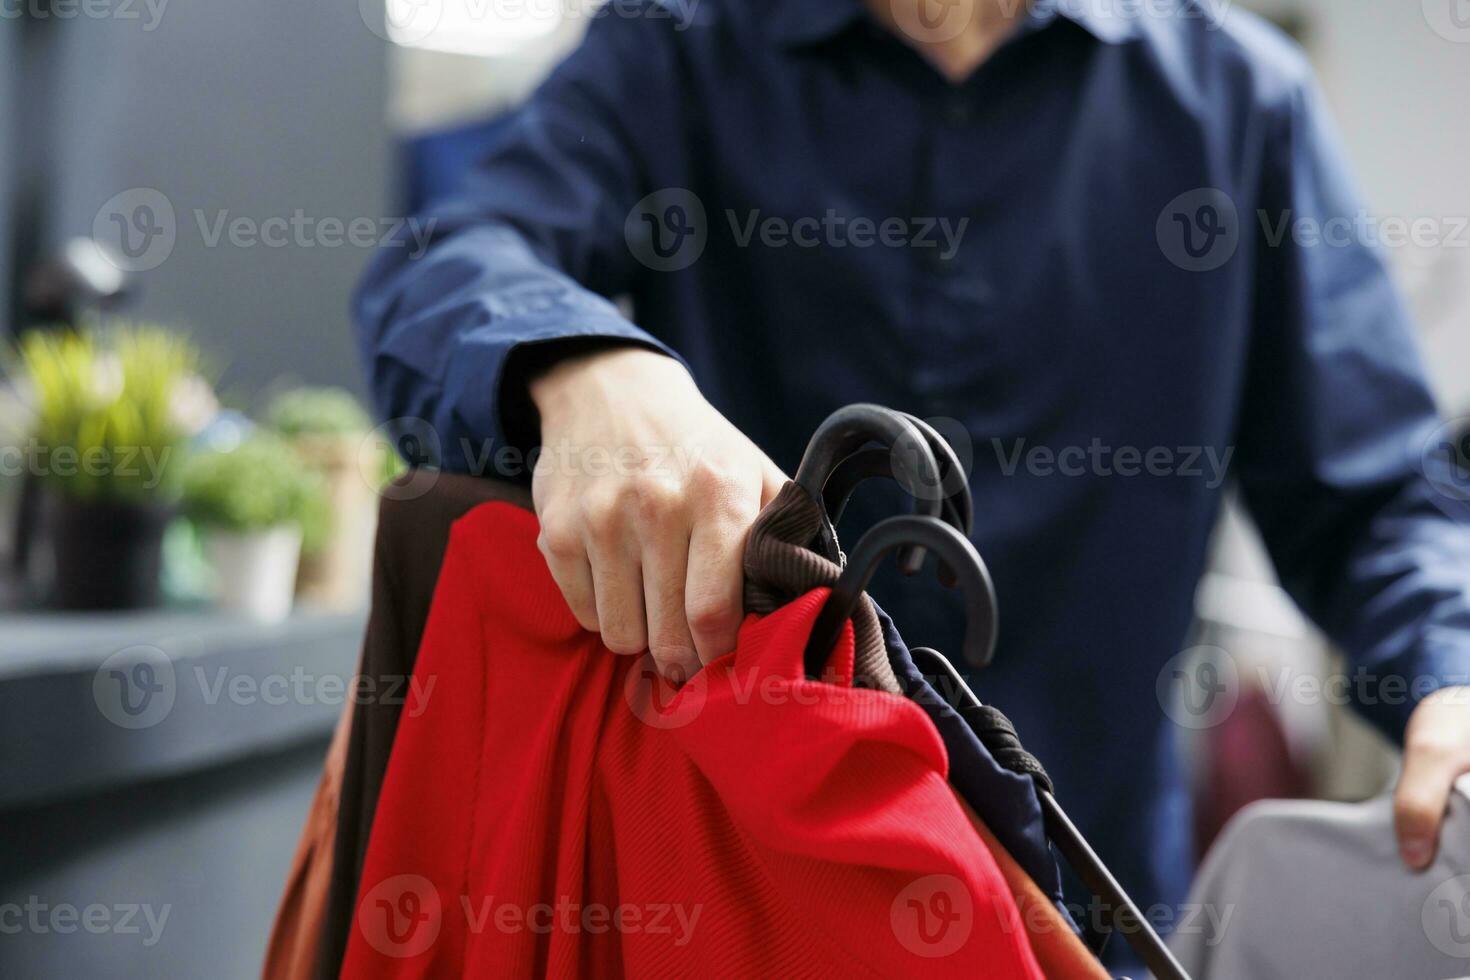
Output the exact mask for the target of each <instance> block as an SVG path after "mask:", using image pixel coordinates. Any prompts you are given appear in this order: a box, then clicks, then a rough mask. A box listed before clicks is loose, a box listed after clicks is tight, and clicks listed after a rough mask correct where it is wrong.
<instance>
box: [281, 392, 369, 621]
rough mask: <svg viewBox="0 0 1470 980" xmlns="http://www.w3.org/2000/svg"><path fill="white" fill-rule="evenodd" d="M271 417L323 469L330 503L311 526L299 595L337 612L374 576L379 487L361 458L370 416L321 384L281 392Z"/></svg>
mask: <svg viewBox="0 0 1470 980" xmlns="http://www.w3.org/2000/svg"><path fill="white" fill-rule="evenodd" d="M266 420H267V422H268V424H269V425H270V426H271V427H272V428H274V429H275V430H276V431H277V432H279V433H280V434H281V435H282V436H283V437H284V438H286V439H287V440H289V441H290V442H291V444H292V446H293V447H294V448H295V450H296V453H297V455H298V457H299V458H300V459H301V461H302V462H303V463H304V464H305V465H307V466H310V467H311V468H312V469H314V470H315V471H316V472H317V473H318V474H320V476H321V477H322V481H323V483H324V485H325V487H326V494H327V499H328V501H329V505H328V506H327V507H326V508H325V512H324V514H323V515H322V516H321V519H320V520H317V521H312V522H308V524H307V526H306V536H305V540H304V542H303V546H302V553H301V567H300V571H299V575H298V578H297V582H296V593H297V595H298V596H300V597H301V598H302V599H304V600H307V601H310V602H313V603H316V604H317V605H321V606H325V607H328V608H333V609H355V608H359V607H361V606H363V605H364V604H366V602H367V594H368V587H369V584H370V582H371V576H372V557H373V528H374V526H375V524H376V522H377V487H375V486H373V485H372V484H370V483H369V482H368V481H367V480H366V479H364V477H363V473H364V469H363V467H361V466H360V465H359V459H358V455H359V453H360V452H364V451H376V450H375V449H372V448H371V446H373V445H375V444H372V443H370V441H369V440H368V439H367V436H368V434H369V432H370V431H371V429H372V421H371V420H370V419H369V417H368V414H367V412H366V411H365V410H364V409H363V407H362V405H361V403H360V402H359V401H358V400H357V398H356V397H355V396H354V395H353V394H352V393H351V392H349V391H346V390H345V389H342V388H323V387H303V388H295V389H292V390H290V391H286V392H283V393H282V394H280V395H278V396H276V398H275V399H273V400H272V402H271V403H270V406H269V408H268V409H267V412H266ZM365 446H369V448H368V449H364V447H365ZM367 471H368V472H374V469H373V468H371V467H369V468H368V470H367Z"/></svg>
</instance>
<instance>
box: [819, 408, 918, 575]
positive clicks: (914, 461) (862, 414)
mask: <svg viewBox="0 0 1470 980" xmlns="http://www.w3.org/2000/svg"><path fill="white" fill-rule="evenodd" d="M940 441H942V440H940ZM871 442H876V443H878V444H879V445H880V446H882V447H883V449H881V450H879V451H880V452H883V455H884V456H885V458H886V459H887V461H888V462H889V464H890V465H888V466H886V467H885V468H884V470H883V475H885V476H891V477H893V479H895V480H897V481H898V483H899V485H900V486H902V487H903V488H904V489H905V490H907V491H908V492H909V494H910V495H911V496H912V497H913V498H914V510H915V512H916V513H923V514H928V515H930V516H933V517H938V516H939V515H940V514H941V513H943V510H944V501H943V500H941V499H940V496H939V494H937V493H936V492H934V489H933V488H936V487H939V486H941V483H940V477H939V472H940V471H939V463H938V461H937V460H936V459H935V455H934V450H933V449H932V448H931V446H930V444H929V440H928V439H926V438H925V436H924V433H923V432H922V431H921V430H920V428H919V427H918V426H916V425H915V424H914V423H913V422H911V421H910V420H909V419H908V418H907V417H906V416H904V415H901V414H900V413H898V412H895V411H893V410H892V409H890V408H884V407H882V406H881V405H872V404H868V403H858V404H855V405H847V406H844V407H843V408H839V409H838V410H837V411H835V412H833V413H832V414H831V415H829V416H827V418H826V419H825V420H824V421H823V422H822V424H821V425H819V426H817V431H816V432H814V433H813V434H812V438H811V441H810V442H809V443H807V447H806V452H805V453H804V454H803V455H802V457H801V464H800V465H799V466H798V467H797V469H796V483H797V484H798V485H800V486H801V488H802V489H803V490H805V491H806V492H807V493H808V494H809V495H810V496H811V498H812V499H813V500H815V501H817V503H818V504H820V505H822V508H823V511H822V512H823V515H824V516H825V517H826V519H825V520H824V521H823V522H822V527H821V528H820V529H818V532H817V540H816V541H815V542H813V543H812V545H811V547H812V549H813V550H814V551H816V552H818V553H819V554H822V555H825V556H826V557H827V558H829V559H831V560H832V561H841V560H842V551H841V549H840V548H839V547H838V545H837V534H836V532H835V531H834V530H833V527H832V524H833V521H832V518H831V516H830V513H829V512H828V511H827V510H826V496H825V489H826V487H827V484H828V482H829V480H830V479H831V477H832V474H833V473H834V472H835V471H836V470H837V469H838V467H839V465H840V464H841V463H842V462H843V461H845V460H846V459H847V458H848V457H850V456H852V455H853V454H854V453H855V452H857V451H858V450H860V449H862V448H863V447H864V446H866V445H867V444H868V443H871ZM884 450H886V452H885V451H884ZM856 482H857V481H852V482H850V483H849V488H848V492H849V493H850V492H851V486H852V485H855V483H856ZM845 499H846V498H845V497H844V498H843V500H844V501H845ZM898 564H899V568H900V569H901V570H902V571H903V573H904V574H905V575H912V574H914V573H915V572H917V571H918V570H919V569H920V568H922V567H923V565H924V549H923V548H922V547H919V546H914V545H911V544H906V545H905V546H904V550H903V553H902V554H900V555H899V557H898Z"/></svg>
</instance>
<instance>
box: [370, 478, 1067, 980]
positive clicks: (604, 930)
mask: <svg viewBox="0 0 1470 980" xmlns="http://www.w3.org/2000/svg"><path fill="white" fill-rule="evenodd" d="M536 532H537V525H536V520H535V517H534V516H533V515H531V514H529V513H527V512H525V511H523V510H520V509H518V508H515V507H510V506H507V505H504V504H498V503H492V504H486V505H483V506H480V507H478V508H476V509H475V510H473V511H471V512H470V513H469V514H468V515H466V516H465V517H464V518H463V519H461V520H460V521H459V522H458V523H457V524H456V526H455V529H454V532H453V534H452V535H451V538H450V544H449V549H448V552H447V554H446V556H445V564H444V568H443V572H442V573H441V575H440V579H439V586H438V591H437V593H436V595H435V598H434V605H433V608H432V611H431V613H430V616H429V622H428V626H427V628H426V630H425V634H424V640H423V646H422V647H421V650H420V654H419V659H418V663H417V666H416V668H415V673H416V674H417V675H418V676H419V677H420V678H429V677H432V678H434V687H433V693H432V696H431V697H430V699H429V701H428V706H427V709H426V710H425V711H424V712H423V713H422V714H420V715H419V716H417V717H412V716H409V715H407V714H406V715H405V716H404V719H403V722H402V725H401V727H400V728H399V731H398V736H397V741H396V744H395V746H394V749H393V755H392V758H391V761H390V763H389V767H388V773H387V777H386V780H385V782H384V786H383V794H382V797H381V800H380V801H379V805H378V811H377V817H376V820H375V823H374V826H373V831H372V838H371V842H370V844H369V847H368V854H367V861H366V865H365V868H364V872H363V878H362V882H361V887H360V889H359V891H358V894H359V905H358V913H357V917H356V921H355V923H354V928H353V932H352V936H351V939H350V941H349V946H348V951H347V958H346V961H345V963H344V966H343V971H342V975H343V976H344V977H350V978H352V980H358V978H373V977H459V976H469V977H496V978H499V977H524V976H558V977H563V976H565V977H572V976H593V977H599V978H600V977H617V976H632V977H640V978H641V977H657V976H668V977H700V976H702V977H708V978H715V977H719V978H726V977H783V978H784V977H825V976H832V977H854V976H869V977H900V976H915V975H922V976H924V977H926V978H941V977H951V976H953V977H967V978H969V977H977V976H984V977H995V978H1007V977H1037V978H1039V977H1041V975H1042V974H1041V971H1040V969H1039V967H1038V966H1037V962H1036V959H1035V957H1034V956H1033V954H1032V952H1031V949H1030V945H1029V943H1028V941H1027V938H1026V934H1025V927H1024V924H1023V923H1022V922H1021V920H1020V917H1019V914H1018V912H1017V909H1016V905H1015V902H1014V900H1013V899H1012V898H1011V894H1010V891H1009V889H1008V887H1007V884H1006V881H1005V879H1004V878H1003V877H1002V875H1001V872H1000V871H999V870H998V868H997V866H996V862H995V860H994V858H992V856H991V854H990V852H989V851H988V850H987V848H986V846H985V843H984V842H983V841H982V840H981V838H980V836H979V835H978V834H977V833H976V832H975V830H974V828H973V827H972V826H971V825H970V823H969V820H968V819H967V817H966V815H965V813H964V812H963V810H962V808H961V806H960V805H959V803H958V802H957V801H956V799H955V797H954V795H953V793H952V792H951V790H950V788H949V786H948V784H947V782H946V769H947V765H948V760H947V758H946V756H945V752H944V747H943V745H942V743H941V742H940V739H939V736H938V734H937V733H936V732H935V730H934V728H933V725H932V724H931V723H930V722H929V720H928V719H927V718H926V717H925V715H924V713H923V711H922V710H921V709H920V708H919V707H918V706H916V705H914V704H912V703H910V702H908V701H906V700H904V699H903V698H901V697H897V696H894V695H890V694H886V693H882V692H877V691H867V690H854V689H851V688H847V687H838V686H833V685H827V684H817V683H815V682H810V681H807V680H805V679H804V678H802V676H801V674H802V662H801V660H802V657H801V655H802V648H803V645H804V642H805V639H806V636H807V634H808V633H809V632H810V629H811V625H812V622H813V620H814V619H815V617H816V612H817V610H818V608H819V607H820V605H821V602H822V599H823V598H824V596H825V593H826V590H816V591H814V592H812V593H809V594H808V595H806V596H804V597H803V598H802V599H800V600H798V601H796V602H794V603H792V604H790V605H788V606H786V607H784V608H782V609H780V610H778V611H777V612H775V613H773V614H771V615H770V616H767V617H765V618H764V619H757V618H756V617H754V616H750V617H747V619H746V621H745V623H744V625H743V626H742V628H741V631H740V637H739V645H738V647H737V649H736V650H735V652H734V653H732V654H730V655H728V656H726V657H724V658H721V659H720V660H719V661H716V662H715V663H713V664H711V665H710V666H708V667H707V668H705V669H704V670H703V671H702V672H701V673H700V674H698V675H696V677H695V678H694V679H693V680H691V681H690V682H689V683H688V684H686V685H685V686H684V688H683V689H682V690H680V691H679V692H678V693H677V694H676V695H674V696H672V697H667V698H665V697H664V696H663V694H662V693H661V692H660V689H661V688H662V685H658V684H654V683H652V681H651V673H650V672H649V671H648V669H647V666H646V659H645V658H640V657H620V656H617V655H615V654H612V653H611V652H609V651H608V650H607V649H606V648H605V647H603V646H602V644H601V642H600V640H599V639H598V637H597V636H596V635H595V634H591V633H587V632H585V631H583V630H582V629H581V628H580V627H579V626H578V625H577V622H576V620H575V619H574V618H573V617H572V615H571V613H570V611H569V610H568V609H567V607H566V605H565V603H564V602H563V600H562V597H561V594H560V592H559V591H558V590H557V588H556V585H555V583H554V582H553V581H552V579H551V576H550V574H549V572H548V571H547V570H546V566H545V563H544V562H543V561H542V559H541V557H540V555H539V553H538V552H537V550H536V546H535V539H536ZM833 660H834V664H836V665H837V669H838V672H839V673H842V672H843V671H844V670H845V671H846V672H847V674H848V675H849V676H850V672H851V663H852V636H851V631H850V630H849V631H848V633H847V634H846V636H845V638H844V640H843V643H842V645H841V646H840V647H839V649H838V651H837V653H836V655H835V656H834V658H833ZM663 693H667V692H666V691H665V692H663Z"/></svg>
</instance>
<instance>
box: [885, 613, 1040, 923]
mask: <svg viewBox="0 0 1470 980" xmlns="http://www.w3.org/2000/svg"><path fill="white" fill-rule="evenodd" d="M873 608H874V611H875V612H877V614H878V625H879V626H880V627H881V628H882V630H883V645H884V647H885V648H886V649H887V651H888V663H889V665H890V666H892V667H893V674H894V676H895V677H897V678H898V686H899V688H900V689H901V690H902V691H903V693H904V695H905V696H906V697H907V698H908V699H909V700H910V701H913V702H914V703H915V704H917V705H918V706H919V707H921V708H923V709H924V713H925V714H927V715H928V716H929V720H930V721H932V722H933V723H934V728H935V730H936V731H937V732H938V733H939V738H940V740H941V741H943V742H944V751H945V753H946V754H947V755H948V756H949V782H950V785H951V786H953V787H954V789H955V792H956V793H958V794H959V795H960V796H961V797H963V798H964V801H965V802H966V803H968V804H970V808H971V809H972V810H974V811H975V813H976V815H977V816H979V817H980V819H981V820H984V821H985V826H986V827H988V828H990V832H991V833H992V834H994V835H995V839H996V840H998V841H1000V843H1001V846H1003V847H1004V848H1005V849H1006V850H1007V851H1008V852H1010V855H1011V857H1013V858H1015V859H1016V863H1017V864H1019V865H1020V866H1021V867H1022V868H1023V869H1024V870H1025V872H1026V873H1027V874H1028V875H1030V876H1031V880H1032V881H1034V882H1036V884H1037V886H1038V887H1039V888H1040V889H1041V890H1042V891H1043V892H1045V893H1046V894H1048V895H1050V896H1051V897H1052V898H1053V900H1054V901H1056V903H1057V907H1058V908H1059V909H1060V910H1061V911H1062V913H1063V914H1064V915H1066V914H1067V909H1066V907H1065V906H1064V905H1063V904H1062V885H1061V877H1060V875H1058V874H1057V863H1056V859H1055V858H1054V857H1053V856H1052V853H1051V845H1050V844H1048V843H1047V838H1046V828H1045V826H1044V825H1043V823H1042V818H1041V804H1040V803H1038V802H1037V799H1036V787H1035V785H1034V784H1033V783H1032V781H1031V777H1030V776H1021V775H1018V774H1016V773H1014V772H1011V771H1010V770H1009V769H1006V768H1005V767H1004V766H1002V765H1001V764H1000V763H999V762H997V761H996V760H995V757H994V756H993V755H991V754H990V750H989V749H987V748H986V747H985V746H984V744H983V743H982V742H981V741H980V739H979V737H978V736H976V734H975V732H974V731H973V730H972V729H971V728H970V726H969V724H968V723H967V722H966V721H965V719H964V718H963V717H961V716H960V713H959V712H958V711H956V710H955V709H953V708H951V707H950V706H949V703H948V702H947V701H946V700H945V699H944V698H943V697H941V696H940V694H939V692H938V691H937V690H935V688H934V684H933V683H932V682H933V681H938V682H940V683H943V682H944V681H946V680H948V678H945V677H938V676H935V675H934V674H925V673H924V672H923V671H922V670H921V669H920V668H919V665H918V664H917V663H916V662H915V660H914V656H913V654H911V653H910V652H909V648H908V645H907V644H906V643H904V641H903V637H902V636H900V635H899V632H898V629H897V627H895V626H894V625H893V620H892V619H891V618H890V617H889V615H888V614H887V613H886V612H884V611H883V609H882V608H881V607H880V606H879V605H878V604H877V603H876V602H875V603H873Z"/></svg>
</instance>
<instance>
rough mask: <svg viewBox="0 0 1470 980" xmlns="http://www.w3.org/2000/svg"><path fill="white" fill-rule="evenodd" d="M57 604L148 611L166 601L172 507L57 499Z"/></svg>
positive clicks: (53, 538) (54, 531) (53, 528)
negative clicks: (162, 581) (163, 590)
mask: <svg viewBox="0 0 1470 980" xmlns="http://www.w3.org/2000/svg"><path fill="white" fill-rule="evenodd" d="M50 511H51V542H52V550H53V553H54V554H55V557H56V578H55V586H54V599H55V604H56V605H57V606H59V607H60V608H62V609H143V608H146V607H148V606H156V605H158V603H159V599H160V597H161V589H160V578H161V573H162V570H163V532H164V529H165V528H167V527H168V524H169V521H171V520H173V518H174V514H175V507H174V506H173V505H172V504H165V503H158V502H150V501H127V500H108V499H95V500H80V499H75V498H73V497H69V496H67V495H66V494H55V495H53V497H52V499H51V508H50Z"/></svg>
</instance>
